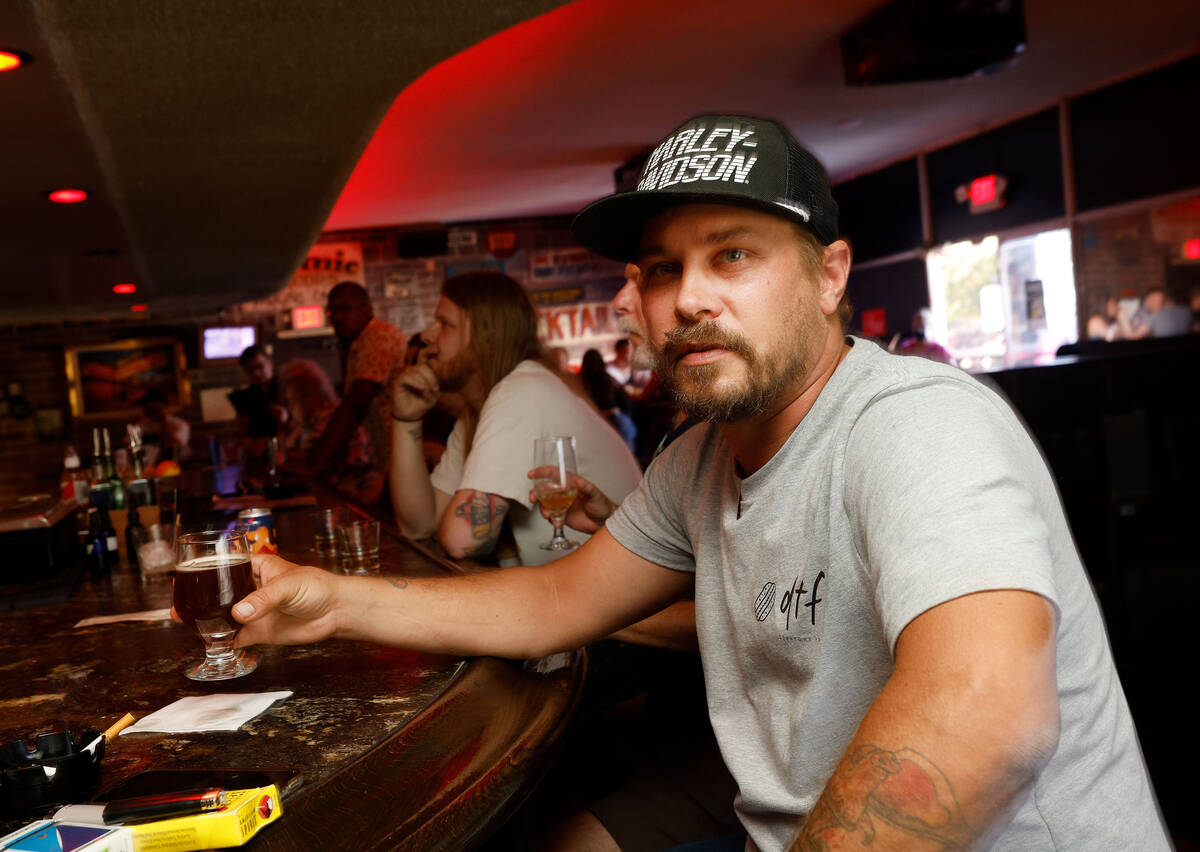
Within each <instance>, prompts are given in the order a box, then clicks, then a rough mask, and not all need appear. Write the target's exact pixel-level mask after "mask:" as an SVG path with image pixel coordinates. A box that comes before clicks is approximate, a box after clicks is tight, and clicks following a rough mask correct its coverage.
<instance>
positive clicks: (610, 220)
mask: <svg viewBox="0 0 1200 852" xmlns="http://www.w3.org/2000/svg"><path fill="white" fill-rule="evenodd" d="M705 203H715V204H733V205H736V206H739V207H749V208H751V209H754V210H762V211H764V212H766V213H772V214H774V215H776V216H782V217H783V218H785V219H790V220H792V221H794V222H798V223H799V224H801V225H803V226H805V227H807V228H808V229H809V230H810V231H812V233H813V234H815V235H816V237H817V238H818V239H819V240H820V241H821V242H822V243H824V244H825V245H829V244H830V243H831V242H833V241H834V240H836V239H837V238H838V226H837V202H835V201H834V200H833V195H832V194H831V192H830V189H829V177H828V176H827V175H826V174H825V168H824V167H823V166H822V165H821V163H820V162H819V161H818V160H817V158H816V157H814V156H813V155H812V154H811V153H810V152H809V151H808V150H806V149H805V148H804V147H803V146H801V145H800V143H798V142H797V141H796V140H795V139H793V138H792V135H791V134H790V133H788V131H787V129H786V128H784V127H783V125H781V124H779V123H778V122H775V121H771V120H770V119H764V118H750V117H748V116H741V115H701V116H697V117H696V118H693V119H690V120H689V121H687V122H685V123H684V124H682V125H680V126H679V127H677V128H675V129H674V130H673V131H671V133H670V134H669V135H668V136H667V137H666V138H665V139H664V140H663V141H662V142H661V143H659V145H658V146H657V147H656V148H655V149H654V150H653V151H652V152H651V154H650V157H649V158H648V159H647V160H646V165H645V166H643V167H642V173H641V176H640V178H639V180H638V185H637V188H636V189H634V190H632V191H630V192H620V193H617V194H616V195H609V196H607V197H605V198H601V199H600V200H599V201H595V202H593V203H591V204H589V205H588V206H587V207H585V208H584V209H583V210H582V211H580V213H579V215H577V216H576V217H575V220H574V222H572V223H571V230H572V231H573V232H574V234H575V237H576V239H578V240H579V241H580V242H581V243H582V244H583V245H584V246H586V247H587V248H589V249H591V250H592V251H594V252H596V253H597V254H600V255H603V256H604V257H611V258H613V259H614V260H623V261H633V260H636V259H637V255H638V250H639V248H640V244H641V239H642V228H643V227H644V226H645V224H646V222H648V221H649V220H650V219H652V218H654V217H655V216H657V215H658V214H659V213H661V212H663V211H664V210H666V209H668V208H670V207H675V206H677V205H680V204H705Z"/></svg>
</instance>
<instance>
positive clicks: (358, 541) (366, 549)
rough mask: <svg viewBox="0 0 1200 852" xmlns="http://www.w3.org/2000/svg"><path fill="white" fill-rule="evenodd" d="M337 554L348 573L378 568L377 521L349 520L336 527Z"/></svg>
mask: <svg viewBox="0 0 1200 852" xmlns="http://www.w3.org/2000/svg"><path fill="white" fill-rule="evenodd" d="M337 534H338V554H339V555H340V556H341V558H342V569H343V570H344V571H345V572H346V573H348V574H374V573H375V572H377V571H378V570H379V521H349V522H348V523H344V524H341V525H340V526H339V527H338V529H337Z"/></svg>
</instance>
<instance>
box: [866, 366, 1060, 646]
mask: <svg viewBox="0 0 1200 852" xmlns="http://www.w3.org/2000/svg"><path fill="white" fill-rule="evenodd" d="M844 471H845V488H844V500H845V506H846V511H847V514H848V517H849V519H850V524H851V529H852V535H853V540H854V545H855V547H856V549H857V550H858V557H859V559H860V560H861V561H862V563H863V564H864V565H865V567H866V571H867V574H868V577H869V578H870V580H871V581H872V582H873V584H874V594H875V605H876V609H877V611H878V612H879V613H880V616H881V619H882V622H883V626H884V630H885V633H886V635H887V637H888V640H889V642H890V644H891V646H892V647H893V648H894V647H895V643H896V640H897V639H898V638H899V636H900V633H901V631H903V630H904V628H905V627H906V626H907V625H908V623H909V622H911V621H912V620H913V619H914V618H916V617H917V616H919V615H920V614H921V613H923V612H925V611H926V610H929V609H931V608H932V607H935V606H937V605H938V604H941V603H945V602H947V601H950V600H953V599H954V598H957V597H961V596H963V595H966V594H971V593H973V592H980V591H987V590H995V589H1022V590H1026V591H1031V592H1035V593H1037V594H1039V595H1042V596H1043V597H1045V598H1046V599H1048V600H1049V601H1050V602H1051V603H1052V604H1054V606H1055V607H1056V608H1057V606H1058V604H1057V591H1056V589H1055V585H1054V579H1053V562H1052V554H1051V544H1050V530H1049V528H1048V526H1047V521H1046V518H1047V517H1049V516H1050V513H1052V512H1054V511H1056V510H1059V509H1057V507H1056V506H1055V505H1052V501H1053V502H1056V501H1057V496H1056V492H1055V491H1054V488H1053V484H1052V482H1050V481H1049V473H1048V471H1047V470H1046V467H1045V463H1044V462H1043V461H1042V459H1041V455H1040V454H1039V453H1038V451H1037V448H1036V446H1035V445H1034V444H1033V441H1032V439H1031V438H1030V437H1029V436H1028V435H1027V434H1026V433H1025V431H1024V429H1023V428H1022V426H1021V425H1020V421H1019V420H1017V418H1016V417H1014V416H1013V415H1012V414H1011V412H1009V411H1007V409H1005V407H1004V403H1003V402H1002V401H1001V400H999V399H998V398H995V399H991V398H988V397H987V392H986V391H984V390H982V389H981V388H971V387H968V386H966V385H963V386H961V387H960V386H955V385H953V384H949V383H947V384H935V385H931V386H925V387H921V388H917V389H910V390H907V391H905V392H902V393H894V394H890V395H884V396H882V397H880V398H878V399H876V400H875V401H873V402H872V403H871V405H869V406H868V407H867V408H866V409H865V410H864V412H863V414H862V415H861V416H860V417H859V419H858V421H857V422H856V423H855V425H854V427H853V429H852V431H851V433H850V437H849V440H848V442H847V445H846V457H845V466H844ZM1059 511H1061V510H1059Z"/></svg>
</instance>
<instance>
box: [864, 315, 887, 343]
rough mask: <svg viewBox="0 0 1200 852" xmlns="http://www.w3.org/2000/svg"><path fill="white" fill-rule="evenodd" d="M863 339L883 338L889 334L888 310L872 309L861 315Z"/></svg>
mask: <svg viewBox="0 0 1200 852" xmlns="http://www.w3.org/2000/svg"><path fill="white" fill-rule="evenodd" d="M861 316H862V333H863V337H883V336H884V335H885V334H887V309H885V308H870V309H868V310H865V311H863V312H862V314H861Z"/></svg>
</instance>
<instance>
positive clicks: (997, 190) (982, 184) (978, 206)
mask: <svg viewBox="0 0 1200 852" xmlns="http://www.w3.org/2000/svg"><path fill="white" fill-rule="evenodd" d="M1007 188H1008V178H1006V177H1005V176H1004V175H995V174H992V175H984V176H983V177H977V178H975V180H973V181H971V182H970V183H969V184H965V185H963V186H959V187H957V188H956V189H955V190H954V197H955V199H956V200H957V201H958V203H959V204H966V205H967V207H968V209H969V210H970V211H971V212H972V213H986V212H988V211H989V210H999V209H1000V208H1001V207H1003V206H1004V203H1005V198H1004V191H1005V190H1006V189H1007Z"/></svg>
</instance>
